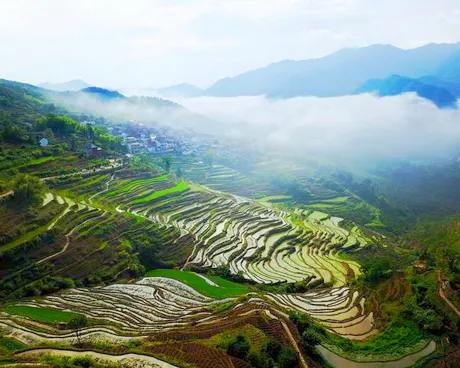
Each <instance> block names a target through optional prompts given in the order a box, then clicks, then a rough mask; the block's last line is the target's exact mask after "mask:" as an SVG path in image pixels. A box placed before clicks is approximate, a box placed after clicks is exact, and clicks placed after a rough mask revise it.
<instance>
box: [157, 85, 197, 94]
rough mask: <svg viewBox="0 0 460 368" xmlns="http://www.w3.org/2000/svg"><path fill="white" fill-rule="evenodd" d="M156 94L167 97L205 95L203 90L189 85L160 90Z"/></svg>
mask: <svg viewBox="0 0 460 368" xmlns="http://www.w3.org/2000/svg"><path fill="white" fill-rule="evenodd" d="M156 92H158V93H159V94H160V95H161V96H165V97H197V96H200V95H202V94H203V90H202V89H201V88H199V87H197V86H194V85H192V84H188V83H181V84H176V85H174V86H168V87H164V88H159V89H157V90H156Z"/></svg>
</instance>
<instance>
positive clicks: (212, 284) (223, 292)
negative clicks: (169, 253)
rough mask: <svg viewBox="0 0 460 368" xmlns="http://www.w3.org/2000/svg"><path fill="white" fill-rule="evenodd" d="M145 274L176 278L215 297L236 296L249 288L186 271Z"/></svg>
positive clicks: (219, 278) (157, 270) (153, 271)
mask: <svg viewBox="0 0 460 368" xmlns="http://www.w3.org/2000/svg"><path fill="white" fill-rule="evenodd" d="M146 276H147V277H166V278H170V279H174V280H178V281H181V282H183V283H184V284H186V285H188V286H190V287H192V288H194V289H195V290H197V291H199V292H201V293H202V294H204V295H206V296H209V297H213V298H217V299H224V298H229V297H236V296H239V295H243V294H245V293H247V292H249V288H247V287H245V286H244V285H241V284H237V283H235V282H231V281H228V280H225V279H223V278H221V277H218V276H204V275H199V274H196V273H194V272H188V271H179V270H168V269H156V270H151V271H149V272H147V273H146Z"/></svg>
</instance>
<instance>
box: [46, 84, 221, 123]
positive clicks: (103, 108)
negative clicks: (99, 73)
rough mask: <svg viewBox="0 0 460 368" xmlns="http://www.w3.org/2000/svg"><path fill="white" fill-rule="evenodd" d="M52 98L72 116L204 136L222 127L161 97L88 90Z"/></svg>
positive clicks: (55, 93)
mask: <svg viewBox="0 0 460 368" xmlns="http://www.w3.org/2000/svg"><path fill="white" fill-rule="evenodd" d="M48 95H49V96H50V97H51V99H52V100H53V101H54V102H55V103H56V104H57V105H62V106H64V107H65V108H66V109H68V110H69V111H70V112H72V113H85V114H89V115H93V116H102V117H105V118H107V119H109V120H111V121H115V122H126V121H130V120H135V121H136V122H139V123H144V124H152V123H160V124H161V125H170V126H172V127H175V128H188V127H192V128H194V129H196V130H198V131H202V132H212V131H215V130H216V129H219V124H216V122H215V121H213V120H211V119H209V118H208V117H206V116H203V115H199V114H195V113H193V112H191V111H190V110H188V109H186V108H185V107H184V106H182V105H180V104H178V103H175V102H173V101H169V100H167V99H163V98H159V97H144V96H132V97H127V96H125V95H123V94H121V93H120V92H118V91H115V90H108V89H105V88H100V87H88V88H84V89H82V90H80V91H73V92H72V91H68V92H55V91H48Z"/></svg>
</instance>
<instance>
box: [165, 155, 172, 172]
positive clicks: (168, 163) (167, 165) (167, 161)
mask: <svg viewBox="0 0 460 368" xmlns="http://www.w3.org/2000/svg"><path fill="white" fill-rule="evenodd" d="M163 165H164V167H165V171H166V172H167V173H169V172H170V171H171V157H169V156H168V157H164V158H163Z"/></svg>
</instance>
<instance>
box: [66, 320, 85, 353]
mask: <svg viewBox="0 0 460 368" xmlns="http://www.w3.org/2000/svg"><path fill="white" fill-rule="evenodd" d="M88 324H89V321H88V318H86V316H85V315H82V314H80V315H75V316H73V317H72V318H70V319H69V321H68V323H67V327H68V328H70V329H71V330H74V331H75V334H76V335H77V340H78V344H79V345H81V330H82V329H84V328H85V327H87V326H88Z"/></svg>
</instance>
